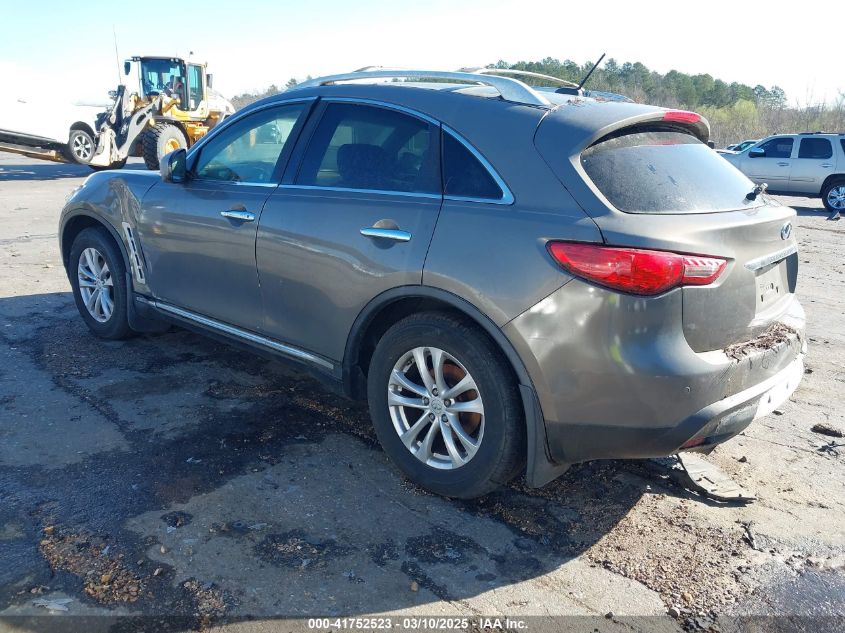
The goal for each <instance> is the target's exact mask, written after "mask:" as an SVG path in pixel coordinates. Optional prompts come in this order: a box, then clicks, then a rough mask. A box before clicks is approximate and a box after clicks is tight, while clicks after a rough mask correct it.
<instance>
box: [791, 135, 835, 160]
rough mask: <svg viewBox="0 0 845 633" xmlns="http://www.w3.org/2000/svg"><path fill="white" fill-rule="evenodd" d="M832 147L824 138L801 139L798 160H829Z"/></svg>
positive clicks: (831, 154)
mask: <svg viewBox="0 0 845 633" xmlns="http://www.w3.org/2000/svg"><path fill="white" fill-rule="evenodd" d="M831 156H833V145H831V144H830V141H828V140H827V139H826V138H802V139H801V145H800V146H799V147H798V158H816V159H822V158H830V157H831Z"/></svg>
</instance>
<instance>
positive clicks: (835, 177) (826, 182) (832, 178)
mask: <svg viewBox="0 0 845 633" xmlns="http://www.w3.org/2000/svg"><path fill="white" fill-rule="evenodd" d="M835 180H842V181H845V174H831V175H830V176H828V177H827V178H825V179H824V182H823V183H822V188H821V189H819V195H824V190H825V189H827V186H828V185H829V184H830V183H832V182H834V181H835Z"/></svg>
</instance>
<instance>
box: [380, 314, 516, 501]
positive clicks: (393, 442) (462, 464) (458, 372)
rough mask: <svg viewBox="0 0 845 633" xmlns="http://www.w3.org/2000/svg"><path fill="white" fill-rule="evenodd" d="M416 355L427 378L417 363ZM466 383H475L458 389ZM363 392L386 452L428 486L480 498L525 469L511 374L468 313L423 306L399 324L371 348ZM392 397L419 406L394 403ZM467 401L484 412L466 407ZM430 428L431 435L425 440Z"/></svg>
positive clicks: (450, 494) (436, 490)
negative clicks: (458, 314)
mask: <svg viewBox="0 0 845 633" xmlns="http://www.w3.org/2000/svg"><path fill="white" fill-rule="evenodd" d="M415 354H417V355H415ZM420 354H421V355H420ZM439 359H444V360H439ZM420 360H422V362H424V363H425V364H426V368H427V370H428V371H429V373H428V376H427V377H423V375H422V374H421V373H420V372H419V371H418V370H417V369H416V368H417V367H419V365H418V363H419V362H420ZM438 361H439V366H440V367H442V369H441V370H440V372H439V376H438V372H437V371H436V369H435V366H436V363H437V362H438ZM397 371H398V372H399V374H400V375H399V376H398V378H397ZM406 372H407V373H406ZM465 379H466V380H465ZM438 380H440V381H441V387H440V388H437V387H436V383H437V382H438ZM470 382H471V383H473V385H474V387H476V388H469V389H467V388H466V387H464V391H456V390H459V389H461V387H460V384H464V385H466V384H469V383H470ZM426 385H429V386H426ZM406 386H407V387H410V389H408V388H406ZM367 395H368V401H369V405H370V416H371V418H372V420H373V424H374V426H375V431H376V434H377V435H378V438H379V441H380V442H381V445H382V447H383V448H384V451H385V452H386V453H387V454H388V456H389V457H390V458H391V459H392V460H393V462H394V463H395V464H396V465H397V466H398V467H399V468H400V470H402V471H403V472H404V473H405V475H407V476H408V478H409V479H411V480H412V481H413V482H415V483H417V484H418V485H420V486H422V487H423V488H425V489H427V490H430V491H431V492H434V493H436V494H440V495H444V496H446V497H457V498H463V499H469V498H473V497H478V496H481V495H484V494H486V493H488V492H491V491H492V490H494V489H495V488H497V487H498V486H499V485H501V484H505V483H507V482H508V481H510V480H511V479H513V478H514V477H515V476H516V475H518V474H519V473H520V472H521V471H522V470H523V468H524V464H525V451H526V449H525V446H526V444H525V421H524V415H523V411H522V405H521V399H520V396H519V391H518V388H517V382H516V378H515V377H514V375H513V372H512V371H511V369H510V367H509V366H508V365H507V363H506V362H505V360H504V359H503V358H502V355H501V352H500V351H499V349H498V348H497V347H496V345H495V344H494V343H493V342H492V341H491V340H490V339H489V338H488V337H487V336H486V335H484V333H482V332H481V331H480V330H478V328H477V327H475V326H474V325H472V324H470V323H468V322H467V321H465V320H462V319H458V318H455V317H453V316H450V315H446V314H442V313H437V312H427V313H426V312H424V313H420V314H415V315H412V316H410V317H407V318H405V319H403V320H402V321H400V322H398V323H396V324H395V325H394V326H393V327H391V328H390V329H389V330H388V331H387V332H386V333H385V334H384V336H383V337H382V338H381V340H380V341H379V342H378V345H377V346H376V349H375V351H374V352H373V357H372V361H371V363H370V368H369V372H368V375H367ZM449 396H452V398H450V397H449ZM397 397H398V398H402V399H407V398H410V399H412V400H413V401H414V403H415V405H416V406H414V407H411V406H403V405H399V406H397V405H396V402H397ZM401 401H402V402H405V400H401ZM468 407H469V408H473V409H474V410H475V411H481V412H482V413H477V412H467V408H468ZM459 409H463V412H457V411H458V410H459ZM440 422H442V424H440ZM400 434H403V436H404V441H403V439H402V437H400ZM429 435H431V437H432V438H433V439H431V440H430V441H429V442H428V444H427V445H426V442H427V440H428V438H429ZM456 449H457V450H456Z"/></svg>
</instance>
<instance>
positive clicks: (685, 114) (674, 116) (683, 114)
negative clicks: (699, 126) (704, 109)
mask: <svg viewBox="0 0 845 633" xmlns="http://www.w3.org/2000/svg"><path fill="white" fill-rule="evenodd" d="M663 120H664V121H675V122H676V123H698V122H699V121H701V115H700V114H696V113H695V112H689V111H687V110H669V111H668V112H666V113H665V114H664V115H663Z"/></svg>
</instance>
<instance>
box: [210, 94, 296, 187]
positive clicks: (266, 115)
mask: <svg viewBox="0 0 845 633" xmlns="http://www.w3.org/2000/svg"><path fill="white" fill-rule="evenodd" d="M305 108H306V104H303V103H292V104H289V105H282V106H278V107H275V108H269V109H267V110H262V111H260V112H257V113H255V114H253V115H251V116H249V117H247V118H245V119H243V120H241V121H239V122H237V123H235V124H233V125H232V126H231V127H230V128H228V129H227V130H225V131H224V132H221V133H220V134H219V135H218V136H216V137H215V138H213V139H211V140H210V141H209V142H208V143H207V144H206V145H205V146H203V148H202V150H201V151H200V155H199V159H198V160H197V162H196V164H195V166H194V176H195V177H196V178H200V179H203V180H218V181H223V182H239V183H250V184H266V183H272V182H276V181H277V178H278V176H279V172H278V171H277V168H278V169H281V166H280V165H279V164H278V163H279V159H280V157H281V156H282V152H283V151H284V149H285V147H286V146H287V144H288V142H289V141H290V138H291V132H292V130H293V128H294V126H295V125H296V122H297V120H298V119H299V117H300V115H301V114H302V112H303V111H304V110H305Z"/></svg>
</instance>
